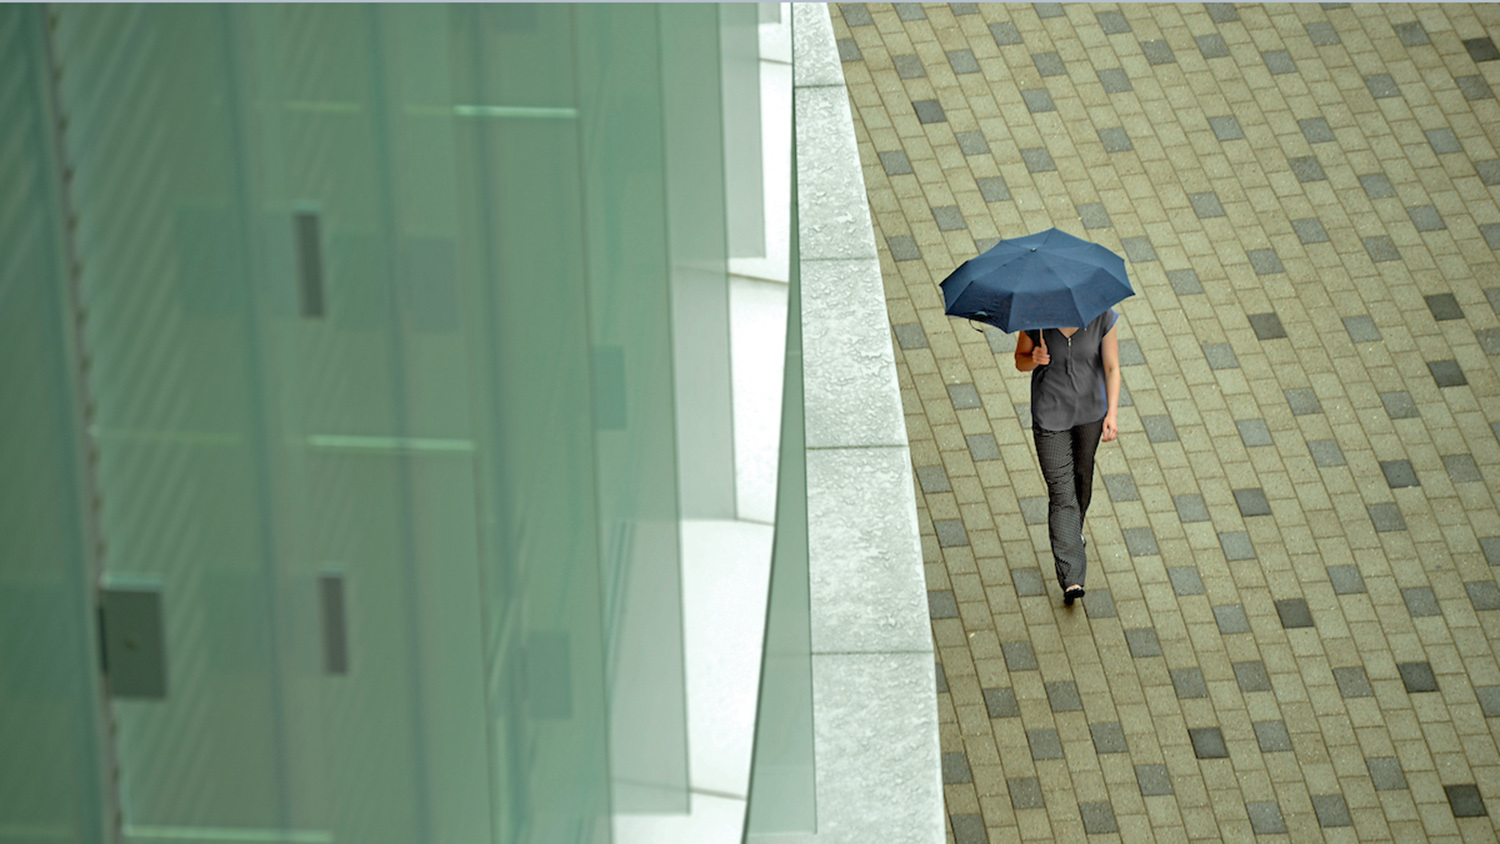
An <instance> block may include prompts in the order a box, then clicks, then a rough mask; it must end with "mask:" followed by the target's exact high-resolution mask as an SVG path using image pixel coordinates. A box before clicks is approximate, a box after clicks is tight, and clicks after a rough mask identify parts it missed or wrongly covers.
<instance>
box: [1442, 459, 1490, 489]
mask: <svg viewBox="0 0 1500 844" xmlns="http://www.w3.org/2000/svg"><path fill="white" fill-rule="evenodd" d="M1443 468H1444V469H1446V470H1448V479H1449V480H1451V481H1453V482H1454V483H1456V484H1472V483H1476V482H1478V481H1482V480H1484V476H1483V475H1481V474H1479V464H1477V463H1475V462H1474V456H1473V455H1472V454H1445V455H1443Z"/></svg>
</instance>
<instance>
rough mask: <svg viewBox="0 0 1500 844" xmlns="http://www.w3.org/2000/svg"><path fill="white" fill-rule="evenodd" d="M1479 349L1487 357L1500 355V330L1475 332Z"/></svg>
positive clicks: (1489, 329)
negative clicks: (1482, 350)
mask: <svg viewBox="0 0 1500 844" xmlns="http://www.w3.org/2000/svg"><path fill="white" fill-rule="evenodd" d="M1474 339H1476V340H1478V341H1479V348H1481V349H1484V353H1485V354H1487V355H1500V328H1483V329H1480V330H1479V331H1476V332H1474Z"/></svg>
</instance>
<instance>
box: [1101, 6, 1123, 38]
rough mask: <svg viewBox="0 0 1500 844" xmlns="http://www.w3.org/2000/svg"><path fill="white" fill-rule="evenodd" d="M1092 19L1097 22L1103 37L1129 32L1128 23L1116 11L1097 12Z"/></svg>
mask: <svg viewBox="0 0 1500 844" xmlns="http://www.w3.org/2000/svg"><path fill="white" fill-rule="evenodd" d="M1094 17H1096V18H1097V19H1098V20H1099V28H1100V29H1102V30H1104V34H1105V35H1120V34H1122V33H1126V32H1129V31H1130V21H1127V20H1125V16H1124V15H1122V14H1120V13H1119V12H1116V11H1105V12H1099V13H1097V14H1096V15H1095V16H1094Z"/></svg>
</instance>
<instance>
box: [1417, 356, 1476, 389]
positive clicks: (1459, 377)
mask: <svg viewBox="0 0 1500 844" xmlns="http://www.w3.org/2000/svg"><path fill="white" fill-rule="evenodd" d="M1427 370H1428V371H1429V372H1431V373H1432V380H1434V381H1436V382H1437V385H1438V386H1439V387H1462V386H1464V385H1465V384H1467V383H1469V379H1467V378H1465V377H1464V371H1463V370H1462V369H1460V368H1459V366H1458V361H1456V360H1431V361H1428V362H1427Z"/></svg>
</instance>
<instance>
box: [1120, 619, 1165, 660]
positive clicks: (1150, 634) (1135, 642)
mask: <svg viewBox="0 0 1500 844" xmlns="http://www.w3.org/2000/svg"><path fill="white" fill-rule="evenodd" d="M1125 644H1127V645H1129V646H1130V655H1131V656H1133V657H1135V658H1136V659H1142V658H1144V657H1150V656H1161V643H1160V642H1159V641H1157V639H1156V629H1155V628H1152V627H1137V628H1135V629H1133V630H1126V631H1125Z"/></svg>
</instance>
